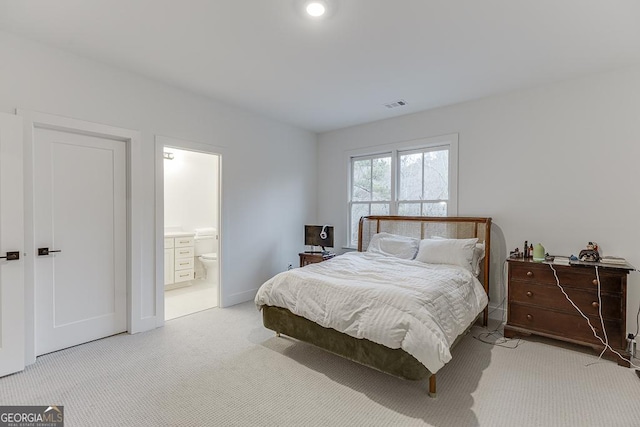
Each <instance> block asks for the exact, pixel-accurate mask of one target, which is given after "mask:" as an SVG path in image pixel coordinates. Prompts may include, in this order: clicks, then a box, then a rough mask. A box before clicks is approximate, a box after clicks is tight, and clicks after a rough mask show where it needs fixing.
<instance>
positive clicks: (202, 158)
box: [163, 146, 220, 320]
mask: <svg viewBox="0 0 640 427" xmlns="http://www.w3.org/2000/svg"><path fill="white" fill-rule="evenodd" d="M163 159H164V160H163V163H164V168H163V169H164V291H165V292H164V297H165V303H164V312H165V320H170V319H175V318H177V317H181V316H186V315H188V314H192V313H196V312H198V311H202V310H207V309H210V308H214V307H217V306H218V305H219V303H220V273H219V271H220V269H219V248H220V239H219V224H220V202H219V200H220V197H219V191H220V156H218V155H216V154H211V153H202V152H197V151H190V150H184V149H179V148H173V147H169V146H164V147H163Z"/></svg>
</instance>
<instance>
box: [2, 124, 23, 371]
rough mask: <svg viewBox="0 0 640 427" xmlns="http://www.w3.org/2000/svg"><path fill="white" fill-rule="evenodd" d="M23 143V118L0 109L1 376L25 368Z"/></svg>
mask: <svg viewBox="0 0 640 427" xmlns="http://www.w3.org/2000/svg"><path fill="white" fill-rule="evenodd" d="M22 147H23V141H22V119H21V118H20V117H18V116H12V115H9V114H3V113H0V256H2V257H7V256H8V255H9V256H8V258H0V376H4V375H8V374H11V373H14V372H18V371H21V370H23V369H24V262H23V253H22V251H23V247H24V215H23V178H22V169H23V166H22ZM7 252H14V254H15V252H17V253H18V256H19V259H13V260H12V259H11V258H13V257H15V255H10V254H7Z"/></svg>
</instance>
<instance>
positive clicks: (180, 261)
mask: <svg viewBox="0 0 640 427" xmlns="http://www.w3.org/2000/svg"><path fill="white" fill-rule="evenodd" d="M173 265H174V266H175V269H176V271H178V270H189V269H191V270H193V257H191V258H176V259H175V260H174V262H173Z"/></svg>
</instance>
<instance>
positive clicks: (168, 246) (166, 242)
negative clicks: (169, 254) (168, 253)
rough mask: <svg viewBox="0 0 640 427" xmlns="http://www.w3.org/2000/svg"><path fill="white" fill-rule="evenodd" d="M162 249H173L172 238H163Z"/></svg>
mask: <svg viewBox="0 0 640 427" xmlns="http://www.w3.org/2000/svg"><path fill="white" fill-rule="evenodd" d="M164 248H165V249H171V248H173V237H165V238H164Z"/></svg>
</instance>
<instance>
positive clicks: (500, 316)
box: [489, 303, 507, 321]
mask: <svg viewBox="0 0 640 427" xmlns="http://www.w3.org/2000/svg"><path fill="white" fill-rule="evenodd" d="M489 319H493V320H500V321H505V320H506V319H507V314H506V313H505V306H504V304H491V303H489Z"/></svg>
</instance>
